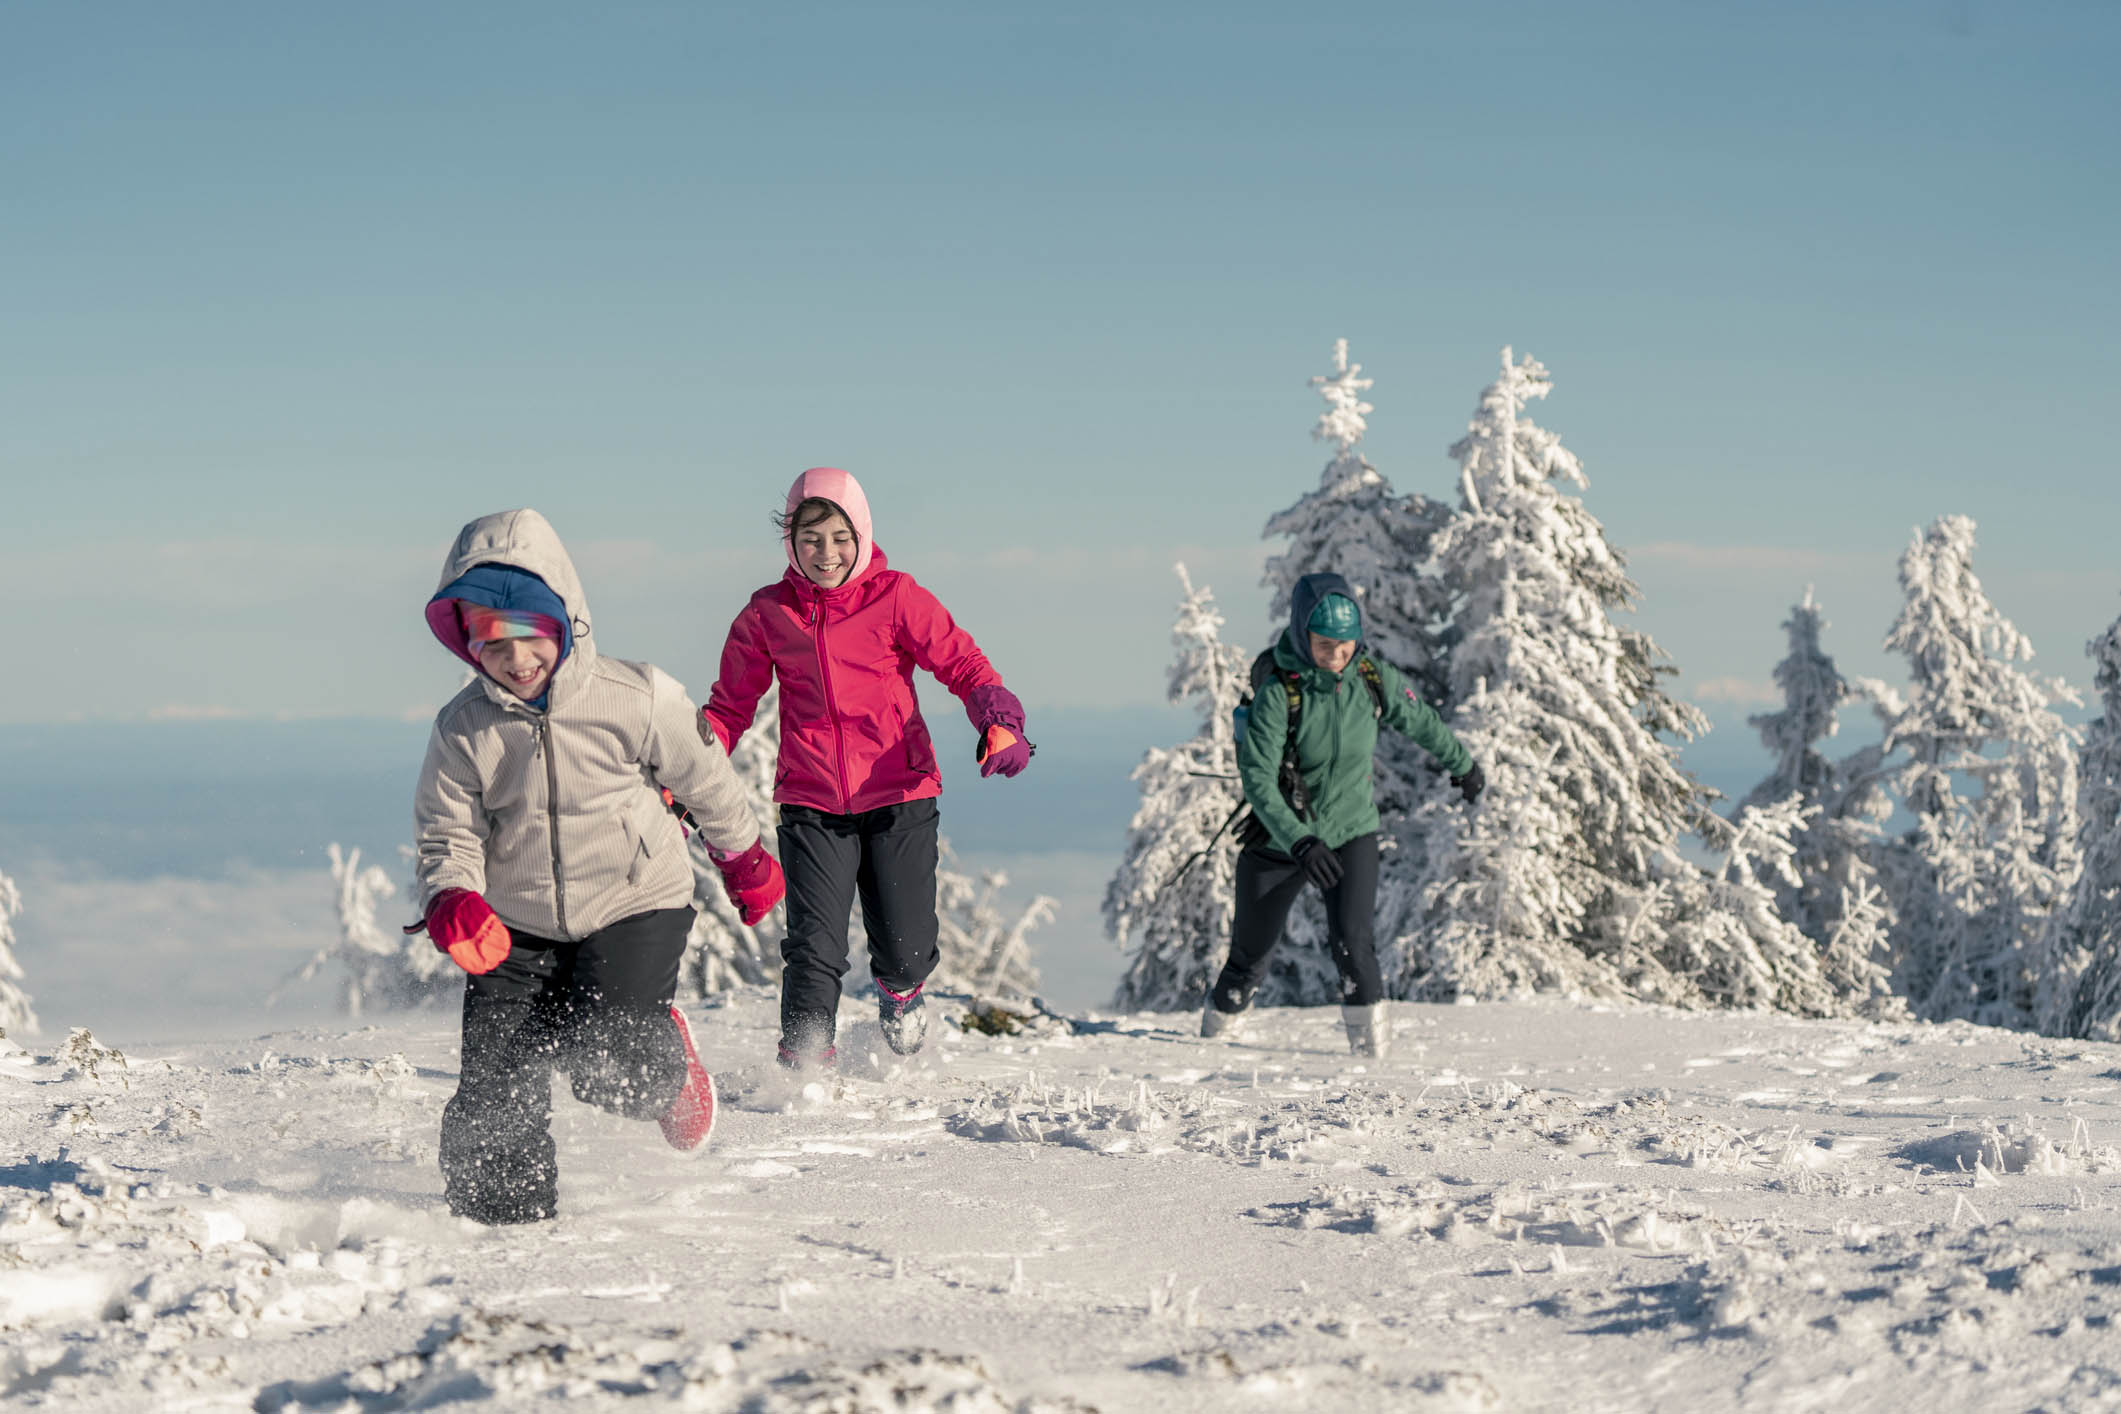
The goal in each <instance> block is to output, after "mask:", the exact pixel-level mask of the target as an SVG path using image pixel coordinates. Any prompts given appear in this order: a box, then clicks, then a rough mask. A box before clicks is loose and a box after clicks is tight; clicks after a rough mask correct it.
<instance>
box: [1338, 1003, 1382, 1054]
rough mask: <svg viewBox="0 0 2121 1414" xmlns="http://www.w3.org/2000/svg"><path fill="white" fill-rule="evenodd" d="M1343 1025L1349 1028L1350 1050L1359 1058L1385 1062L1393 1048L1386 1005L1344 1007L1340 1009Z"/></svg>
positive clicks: (1373, 1004) (1371, 1004)
mask: <svg viewBox="0 0 2121 1414" xmlns="http://www.w3.org/2000/svg"><path fill="white" fill-rule="evenodd" d="M1340 1020H1341V1024H1342V1025H1344V1026H1346V1027H1347V1028H1348V1049H1349V1050H1350V1051H1352V1052H1353V1053H1354V1054H1356V1055H1358V1056H1368V1057H1369V1058H1370V1059H1371V1060H1383V1059H1384V1058H1385V1052H1386V1051H1387V1050H1389V1049H1390V1048H1391V1043H1392V1027H1391V1024H1390V1023H1389V1022H1387V1021H1386V1020H1385V1004H1384V1003H1383V1002H1372V1003H1370V1005H1368V1006H1344V1007H1342V1008H1341V1009H1340Z"/></svg>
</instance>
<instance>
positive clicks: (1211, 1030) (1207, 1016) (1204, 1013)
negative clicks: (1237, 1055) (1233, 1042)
mask: <svg viewBox="0 0 2121 1414" xmlns="http://www.w3.org/2000/svg"><path fill="white" fill-rule="evenodd" d="M1243 1018H1244V1013H1243V1012H1227V1011H1217V1010H1216V1009H1215V998H1213V997H1210V998H1208V999H1207V1000H1206V1001H1204V1002H1202V1003H1201V1004H1200V1034H1201V1035H1202V1036H1203V1037H1206V1038H1209V1039H1212V1038H1214V1037H1217V1036H1220V1035H1222V1034H1223V1033H1224V1032H1225V1031H1227V1032H1230V1033H1231V1034H1232V1035H1235V1034H1236V1033H1237V1032H1238V1031H1240V1030H1242V1029H1243V1025H1242V1022H1243Z"/></svg>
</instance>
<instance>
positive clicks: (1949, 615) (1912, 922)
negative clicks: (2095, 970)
mask: <svg viewBox="0 0 2121 1414" xmlns="http://www.w3.org/2000/svg"><path fill="white" fill-rule="evenodd" d="M1973 553H1974V522H1973V521H1972V520H1971V519H1969V518H1968V517H1966V516H1943V517H1941V518H1939V519H1938V520H1937V521H1936V522H1935V523H1934V524H1933V525H1931V526H1930V527H1929V529H1928V530H1927V531H1920V530H1918V531H1917V532H1916V534H1915V539H1914V543H1913V544H1912V545H1910V546H1909V547H1908V550H1907V552H1906V554H1904V555H1903V556H1902V557H1901V560H1900V583H1901V587H1902V589H1903V590H1904V591H1905V593H1906V596H1907V597H1906V599H1905V601H1904V603H1903V604H1902V607H1901V611H1900V616H1899V618H1898V619H1896V620H1895V621H1894V623H1893V627H1892V631H1891V632H1890V633H1889V634H1888V635H1887V636H1886V641H1885V642H1886V647H1887V648H1890V649H1892V650H1894V651H1896V652H1898V653H1900V654H1901V655H1903V656H1904V657H1905V658H1906V659H1907V661H1908V669H1909V676H1910V679H1911V687H1910V690H1909V693H1908V702H1907V705H1906V707H1905V709H1904V710H1903V711H1902V712H1901V713H1900V714H1899V715H1898V716H1897V717H1896V718H1895V720H1894V722H1893V724H1892V727H1891V729H1890V731H1889V732H1888V733H1887V736H1886V740H1885V743H1884V747H1885V760H1884V762H1883V764H1882V766H1881V768H1880V773H1881V774H1882V775H1883V776H1884V777H1885V778H1886V779H1889V780H1890V781H1891V783H1892V784H1893V785H1894V786H1896V787H1897V788H1898V792H1899V795H1900V799H1901V801H1902V802H1903V803H1904V805H1905V806H1906V808H1907V809H1908V810H1909V811H1910V812H1911V813H1912V814H1913V815H1914V817H1915V824H1914V827H1913V828H1912V829H1910V830H1908V831H1907V832H1906V833H1905V834H1903V835H1902V836H1900V837H1899V838H1898V839H1896V840H1893V841H1890V842H1888V844H1887V846H1886V847H1885V848H1884V849H1883V851H1882V852H1881V856H1880V876H1881V880H1882V882H1883V884H1884V887H1885V891H1886V894H1887V896H1888V897H1889V898H1890V899H1891V901H1892V905H1893V909H1894V912H1895V914H1896V916H1897V923H1896V926H1895V928H1894V932H1893V941H1894V948H1895V952H1896V954H1897V958H1896V961H1897V968H1896V972H1895V982H1896V985H1897V988H1898V990H1899V991H1900V993H1901V995H1903V996H1905V997H1906V998H1907V999H1908V1003H1909V1005H1910V1006H1911V1007H1912V1008H1913V1009H1914V1011H1915V1013H1916V1015H1918V1016H1923V1017H1927V1018H1929V1019H1932V1020H1940V1021H1941V1020H1948V1019H1950V1018H1953V1017H1965V1018H1967V1019H1969V1020H1973V1021H1979V1022H1983V1023H1987V1024H1991V1025H2002V1026H2028V1025H2030V1024H2031V1023H2032V1019H2033V1005H2034V1002H2033V990H2034V976H2033V973H2034V968H2035V963H2036V958H2035V953H2036V949H2037V945H2038V943H2039V940H2040V935H2041V933H2042V932H2043V931H2044V929H2045V927H2046V923H2047V918H2048V916H2049V914H2051V913H2052V912H2053V911H2054V909H2055V907H2056V906H2057V905H2058V904H2059V903H2060V902H2061V900H2062V898H2063V897H2064V895H2065V893H2066V891H2067V890H2068V888H2069V886H2070V884H2071V882H2072V881H2073V880H2074V879H2075V877H2076V873H2077V805H2076V801H2077V756H2076V744H2077V735H2078V734H2077V732H2076V731H2075V729H2074V728H2072V727H2070V726H2068V725H2067V724H2066V723H2064V722H2063V720H2062V719H2061V717H2059V716H2058V715H2056V713H2055V711H2054V709H2053V704H2054V703H2055V702H2058V701H2064V702H2075V701H2077V700H2078V699H2077V696H2076V694H2075V693H2074V692H2073V691H2072V690H2071V689H2070V688H2069V687H2068V685H2067V684H2065V683H2063V682H2061V681H2060V680H2059V679H2057V680H2049V681H2044V682H2043V681H2041V680H2039V679H2036V678H2034V677H2032V676H2031V675H2030V674H2028V673H2026V672H2025V671H2023V670H2022V669H2020V668H2019V667H2018V666H2017V664H2018V663H2019V662H2020V661H2022V660H2025V659H2029V658H2031V657H2032V655H2033V649H2032V644H2031V643H2030V642H2029V641H2027V639H2026V637H2025V635H2024V634H2022V633H2020V632H2019V631H2018V630H2017V628H2016V627H2015V626H2013V625H2012V623H2011V622H2010V620H2008V619H2006V618H2005V617H2004V616H2003V614H2002V613H2001V612H2000V611H1998V610H1997V608H1996V606H1995V605H1994V604H1992V603H1990V602H1989V599H1988V595H1987V594H1986V593H1985V592H1984V591H1983V590H1982V588H1981V581H1980V580H1979V579H1978V578H1977V577H1976V576H1975V574H1974V570H1973Z"/></svg>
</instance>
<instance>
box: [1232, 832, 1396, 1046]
mask: <svg viewBox="0 0 2121 1414" xmlns="http://www.w3.org/2000/svg"><path fill="white" fill-rule="evenodd" d="M1333 853H1334V854H1335V855H1337V856H1338V857H1339V859H1340V868H1341V876H1340V882H1339V883H1338V884H1335V885H1334V886H1333V887H1332V888H1330V889H1327V890H1325V900H1326V945H1327V947H1328V948H1330V949H1331V950H1332V954H1333V965H1334V966H1335V967H1337V968H1339V969H1340V999H1341V1001H1342V1003H1343V1004H1345V1005H1348V1006H1368V1005H1369V1004H1370V1003H1372V1002H1376V1001H1382V1000H1384V995H1385V989H1384V981H1383V979H1382V978H1381V977H1380V976H1379V974H1378V970H1377V937H1376V934H1377V836H1376V835H1375V834H1368V835H1357V836H1356V837H1355V838H1354V839H1352V840H1349V841H1348V842H1347V843H1346V844H1344V845H1342V846H1341V847H1340V848H1339V849H1336V850H1334V851H1333ZM1306 882H1308V881H1307V880H1306V879H1305V877H1304V867H1303V865H1301V864H1299V863H1298V862H1297V861H1296V859H1295V858H1294V856H1292V855H1287V854H1284V853H1282V852H1281V851H1280V850H1278V849H1275V848H1274V847H1273V846H1271V845H1268V844H1264V843H1262V844H1256V845H1252V846H1250V847H1248V848H1246V849H1245V850H1243V851H1241V852H1240V853H1239V854H1238V856H1237V916H1236V918H1235V919H1234V920H1233V921H1232V923H1231V925H1230V956H1229V960H1228V961H1226V962H1224V963H1223V970H1222V975H1221V976H1220V977H1218V978H1216V979H1215V990H1214V991H1213V992H1211V993H1209V997H1210V999H1211V1000H1212V1001H1213V1003H1214V1005H1215V1009H1216V1010H1217V1011H1222V1012H1239V1011H1243V1010H1244V1009H1245V1008H1246V1007H1247V1006H1249V1005H1250V1004H1251V1001H1252V993H1253V992H1254V991H1256V990H1258V988H1259V984H1260V982H1261V981H1263V980H1264V979H1265V978H1266V975H1267V960H1268V958H1269V957H1271V956H1272V955H1273V953H1274V945H1275V944H1276V943H1277V942H1279V941H1280V940H1281V929H1282V925H1283V924H1284V923H1286V922H1288V921H1289V910H1290V908H1292V907H1293V906H1295V903H1296V896H1297V894H1299V893H1301V892H1302V891H1303V888H1304V885H1305V883H1306Z"/></svg>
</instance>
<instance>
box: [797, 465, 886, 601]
mask: <svg viewBox="0 0 2121 1414" xmlns="http://www.w3.org/2000/svg"><path fill="white" fill-rule="evenodd" d="M812 496H818V497H822V498H823V499H825V500H827V501H830V502H832V503H833V504H834V505H836V506H838V507H839V508H840V509H841V510H843V511H845V512H846V513H847V519H848V520H850V521H852V522H853V524H854V539H855V548H854V568H853V569H852V570H849V571H848V572H847V578H846V579H845V580H843V581H842V582H841V583H842V586H843V587H844V586H845V585H848V584H852V583H854V582H855V581H856V580H858V579H860V578H861V577H862V576H863V575H864V574H866V573H867V572H868V570H869V552H870V551H871V550H872V549H874V548H875V544H876V542H875V540H874V538H873V537H872V536H871V534H870V521H869V498H868V497H867V496H864V495H863V494H862V483H861V482H859V481H856V480H855V479H854V478H853V477H852V476H849V475H848V474H847V473H846V472H844V471H841V470H840V469H839V468H838V467H836V466H814V467H812V468H810V470H808V471H806V472H804V473H803V474H802V475H801V476H798V477H797V478H796V479H795V485H793V486H791V487H789V488H788V509H787V514H788V515H789V516H791V517H792V516H793V515H794V514H795V508H796V507H797V506H800V505H801V504H803V502H805V501H807V500H809V499H810V498H811V497H812ZM787 547H788V563H789V564H791V565H794V566H795V572H796V573H797V574H801V573H802V572H803V566H802V564H801V563H800V562H798V561H797V559H796V558H795V528H794V527H793V526H790V527H789V531H788V540H787Z"/></svg>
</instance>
